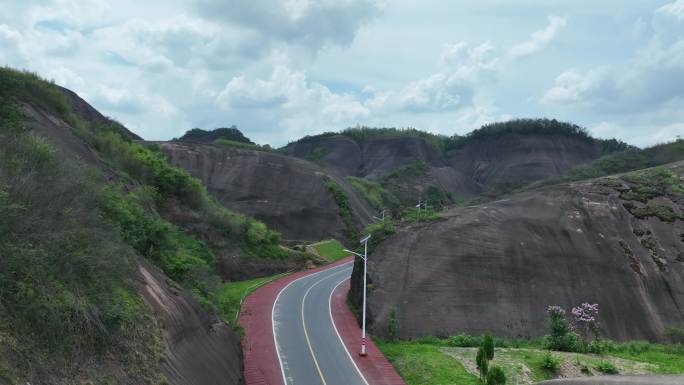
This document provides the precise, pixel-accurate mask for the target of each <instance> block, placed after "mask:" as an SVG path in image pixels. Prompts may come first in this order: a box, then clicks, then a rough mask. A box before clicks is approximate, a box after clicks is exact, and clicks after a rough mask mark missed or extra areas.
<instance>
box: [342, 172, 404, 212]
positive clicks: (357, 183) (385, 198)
mask: <svg viewBox="0 0 684 385" xmlns="http://www.w3.org/2000/svg"><path fill="white" fill-rule="evenodd" d="M347 181H349V184H351V185H352V187H353V188H354V189H355V190H356V191H358V192H359V193H360V194H361V195H362V196H363V197H364V198H365V199H366V201H367V202H368V203H369V204H370V205H371V206H372V207H373V208H374V209H376V210H378V211H380V210H385V209H387V210H391V211H392V212H395V211H397V210H398V209H399V207H400V205H401V203H400V202H399V199H397V197H396V196H394V194H392V193H390V192H389V191H387V190H385V189H384V188H383V187H382V186H381V185H380V184H378V183H376V182H373V181H370V180H368V179H365V178H357V177H353V176H348V177H347Z"/></svg>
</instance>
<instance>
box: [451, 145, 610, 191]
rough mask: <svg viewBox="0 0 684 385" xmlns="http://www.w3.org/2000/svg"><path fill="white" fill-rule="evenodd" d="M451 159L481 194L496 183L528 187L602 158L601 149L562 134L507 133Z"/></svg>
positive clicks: (469, 148) (465, 150)
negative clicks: (530, 183)
mask: <svg viewBox="0 0 684 385" xmlns="http://www.w3.org/2000/svg"><path fill="white" fill-rule="evenodd" d="M447 156H448V159H449V163H450V164H451V166H452V167H454V168H455V169H456V170H458V171H460V172H461V173H462V174H463V175H465V176H466V177H467V178H468V179H470V180H471V181H473V182H474V183H475V184H476V186H477V190H478V191H477V192H478V193H479V192H482V191H486V190H488V189H489V188H492V187H494V186H495V185H496V184H502V183H511V182H512V183H518V184H524V183H529V182H532V181H535V180H540V179H544V178H548V177H551V176H556V175H559V174H561V173H563V172H564V171H567V170H569V169H571V168H572V167H575V166H577V165H580V164H583V163H588V162H590V161H592V160H594V159H597V158H599V157H600V156H601V146H600V145H599V144H598V143H592V142H590V141H587V140H584V139H580V138H575V137H568V136H561V135H521V134H507V135H503V136H500V137H495V138H491V139H490V140H487V141H481V142H478V141H474V142H471V143H468V144H467V145H465V146H464V147H463V148H461V149H458V150H455V151H452V152H450V153H449V154H448V155H447Z"/></svg>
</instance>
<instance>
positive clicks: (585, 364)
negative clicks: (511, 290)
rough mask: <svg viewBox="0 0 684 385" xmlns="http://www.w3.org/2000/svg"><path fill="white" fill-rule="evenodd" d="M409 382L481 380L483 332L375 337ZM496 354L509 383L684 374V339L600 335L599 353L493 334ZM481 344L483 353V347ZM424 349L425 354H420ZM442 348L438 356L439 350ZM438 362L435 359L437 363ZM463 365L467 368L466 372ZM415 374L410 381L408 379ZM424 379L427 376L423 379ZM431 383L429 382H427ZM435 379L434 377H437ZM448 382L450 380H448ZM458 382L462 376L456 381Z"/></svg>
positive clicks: (490, 366)
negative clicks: (651, 340) (671, 341)
mask: <svg viewBox="0 0 684 385" xmlns="http://www.w3.org/2000/svg"><path fill="white" fill-rule="evenodd" d="M376 342H377V343H378V347H379V348H380V349H381V350H382V351H383V353H385V354H386V355H387V356H388V358H390V361H391V362H392V364H393V365H394V366H395V367H396V368H397V370H398V371H399V373H400V374H401V375H402V377H404V379H405V380H406V381H407V383H420V381H421V380H423V379H430V378H440V379H444V378H449V377H444V376H447V375H448V374H449V373H454V372H456V373H460V375H464V374H466V373H467V374H469V376H467V377H461V378H468V379H469V380H465V379H464V380H462V381H464V383H469V382H466V381H473V380H474V381H475V382H470V383H479V382H478V381H479V380H478V379H477V377H478V367H477V365H476V361H477V354H478V350H479V348H481V347H482V344H483V343H484V337H483V336H469V335H465V334H461V335H457V336H452V337H449V338H444V339H439V338H435V337H424V338H419V339H415V340H411V341H376ZM493 342H494V346H496V348H497V351H496V357H494V359H493V360H492V361H491V362H489V363H487V365H488V369H489V370H488V372H489V371H491V369H492V368H493V367H494V366H499V367H501V368H502V370H503V371H504V374H505V376H506V377H507V378H508V379H509V380H510V383H517V384H531V383H533V382H537V381H543V380H548V379H553V378H557V377H559V376H571V377H576V376H582V375H600V374H610V373H615V372H612V371H613V370H615V371H617V373H620V374H627V375H629V374H649V373H653V374H684V345H681V344H673V345H661V344H654V343H649V342H641V341H634V342H625V343H616V342H612V341H607V340H601V343H602V344H603V348H602V349H599V350H600V351H601V352H602V353H601V354H600V355H599V354H592V353H572V352H567V353H565V352H554V353H551V352H550V351H548V350H547V349H546V348H545V346H546V343H545V341H543V340H541V339H539V340H505V339H501V338H497V337H494V338H493ZM482 350H483V355H484V357H486V353H485V352H484V349H482ZM422 354H425V355H424V356H422ZM440 354H441V356H440ZM435 363H438V364H435ZM464 371H465V373H464ZM411 380H413V381H414V382H410V381H411ZM425 381H427V380H425ZM425 383H430V382H425ZM435 383H437V382H435ZM446 383H449V382H446ZM457 383H461V382H457Z"/></svg>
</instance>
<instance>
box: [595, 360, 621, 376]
mask: <svg viewBox="0 0 684 385" xmlns="http://www.w3.org/2000/svg"><path fill="white" fill-rule="evenodd" d="M596 370H598V371H599V372H601V373H605V374H618V370H617V368H616V367H615V365H613V364H612V363H610V362H608V361H601V362H599V363H598V364H597V365H596Z"/></svg>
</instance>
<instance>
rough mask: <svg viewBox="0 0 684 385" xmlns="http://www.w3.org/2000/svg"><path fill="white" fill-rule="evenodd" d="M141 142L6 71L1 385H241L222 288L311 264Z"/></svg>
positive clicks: (43, 85) (2, 94) (0, 124)
mask: <svg viewBox="0 0 684 385" xmlns="http://www.w3.org/2000/svg"><path fill="white" fill-rule="evenodd" d="M134 139H137V136H135V135H134V134H132V133H131V132H130V131H128V130H126V129H125V127H123V126H121V125H120V124H118V123H116V122H114V121H112V120H110V119H107V118H105V117H103V116H102V115H101V114H99V113H98V112H97V111H95V110H94V109H93V108H92V107H90V106H89V105H88V104H87V103H86V102H85V101H83V100H81V99H80V98H78V96H76V95H75V94H73V93H72V92H70V91H67V90H64V89H61V88H59V87H57V86H55V85H53V84H50V83H48V82H45V81H43V80H41V79H39V78H38V77H37V76H35V75H32V74H27V73H22V72H17V71H13V70H10V69H2V70H0V255H2V256H3V257H2V258H0V383H2V384H5V383H9V384H15V383H32V384H73V383H75V382H78V383H92V384H109V383H126V384H179V385H180V384H219V383H220V384H240V383H242V370H241V366H242V362H241V353H240V345H239V338H238V336H237V335H236V333H235V332H234V331H233V330H232V329H231V328H230V327H229V326H227V324H226V323H225V322H224V321H222V320H220V319H219V318H218V317H217V316H216V315H215V314H216V313H217V312H218V311H220V310H221V309H220V307H221V301H220V298H219V297H218V290H217V288H218V287H219V285H220V284H221V282H222V281H223V280H225V279H231V278H233V277H241V276H246V277H251V276H255V275H256V274H263V273H264V271H266V270H268V271H266V273H268V272H269V271H281V270H282V269H287V268H291V267H297V266H302V265H304V263H305V262H306V256H305V255H303V254H301V253H295V252H292V251H289V250H287V249H283V248H282V247H280V245H279V235H278V233H276V232H274V231H272V230H270V229H268V227H267V226H265V225H264V224H263V223H261V222H258V221H256V220H254V219H253V218H250V217H247V216H244V215H241V214H237V213H235V212H232V211H230V210H228V209H226V208H224V207H223V206H220V205H219V204H218V203H216V202H215V201H214V200H213V199H212V198H210V196H209V195H208V193H207V192H206V190H205V188H204V187H203V186H202V184H201V183H200V182H199V181H197V180H196V179H194V178H192V177H191V176H190V175H188V174H187V173H185V172H184V171H182V170H181V169H178V168H175V167H173V166H171V165H169V164H168V163H167V162H166V160H165V157H164V155H163V154H162V153H160V152H159V151H158V150H156V149H155V148H148V147H144V146H141V145H139V144H136V143H134V142H133V140H134Z"/></svg>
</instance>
